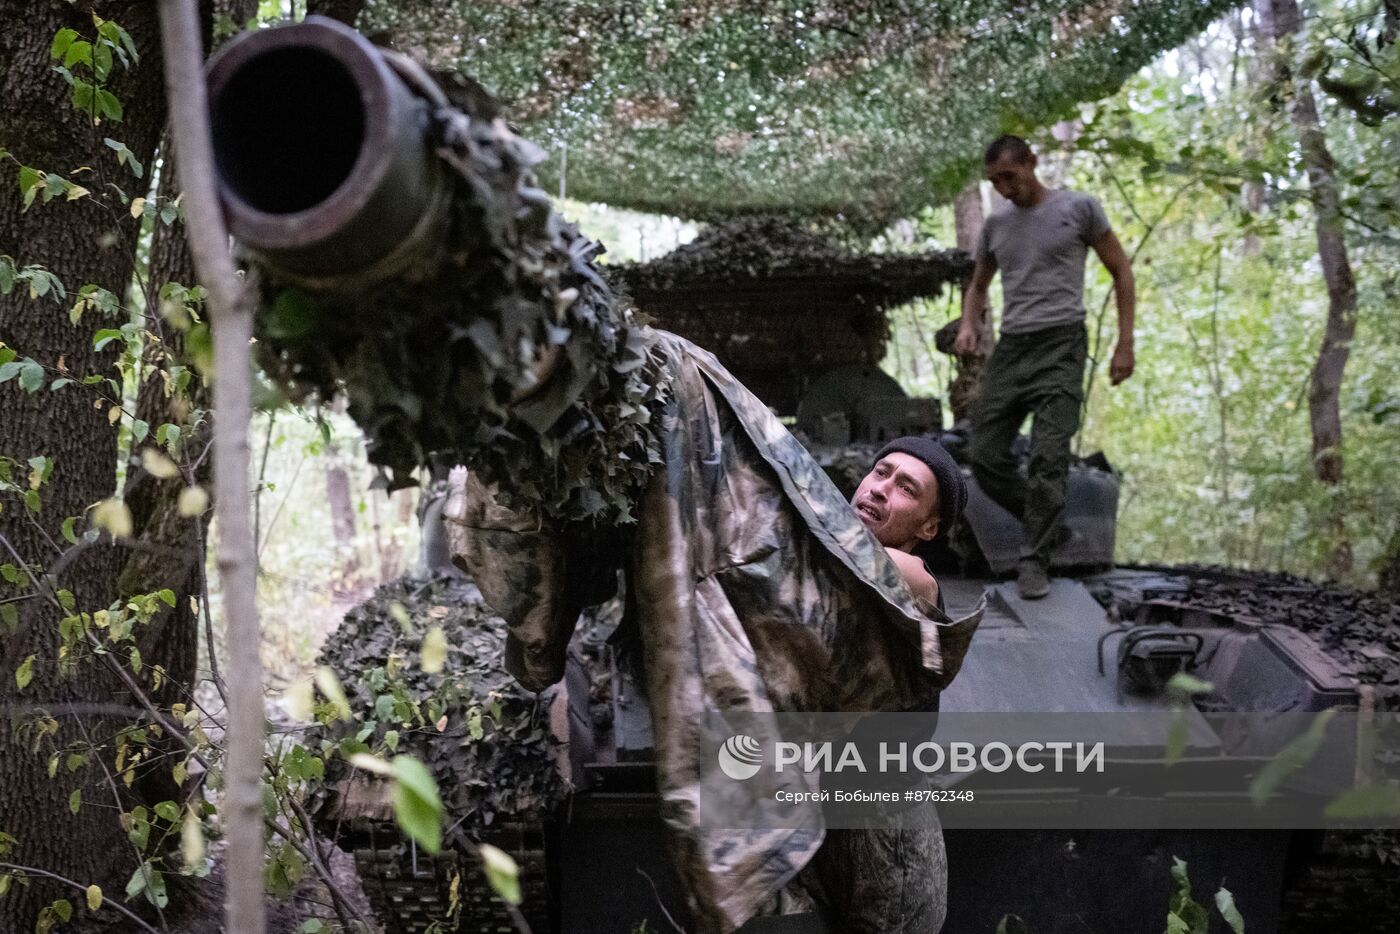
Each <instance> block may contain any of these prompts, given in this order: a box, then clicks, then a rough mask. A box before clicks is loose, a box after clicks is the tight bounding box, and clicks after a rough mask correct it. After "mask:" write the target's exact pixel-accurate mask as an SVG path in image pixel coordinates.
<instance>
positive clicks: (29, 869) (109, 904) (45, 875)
mask: <svg viewBox="0 0 1400 934" xmlns="http://www.w3.org/2000/svg"><path fill="white" fill-rule="evenodd" d="M0 869H8V870H10V871H11V872H21V873H24V874H25V875H26V876H38V877H39V878H41V879H52V880H53V881H55V882H62V883H63V884H64V885H67V886H71V887H73V888H75V889H77V890H78V891H79V892H87V889H88V887H87V886H85V885H83V884H82V883H81V882H74V881H73V880H72V879H69V878H68V877H66V876H60V875H58V874H57V873H53V872H48V871H46V870H43V869H35V868H34V867H33V866H20V865H17V864H15V863H0ZM102 907H103V908H111V909H112V910H113V911H119V912H121V913H122V914H124V915H126V916H127V917H128V918H130V919H131V920H132V921H135V922H136V924H137V926H138V927H140V928H141V930H143V931H148V932H150V934H160V931H157V930H156V929H155V928H153V927H151V926H150V925H149V924H147V923H146V922H145V921H142V920H141V918H140V917H139V916H137V915H135V914H132V912H131V911H129V910H128V909H127V908H125V907H123V906H122V905H121V903H120V902H114V901H112V900H111V899H110V898H106V897H104V898H103V899H102Z"/></svg>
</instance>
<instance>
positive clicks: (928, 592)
mask: <svg viewBox="0 0 1400 934" xmlns="http://www.w3.org/2000/svg"><path fill="white" fill-rule="evenodd" d="M885 552H886V553H887V554H888V555H889V556H890V559H891V560H893V561H894V563H895V567H897V568H899V573H900V574H901V575H902V576H903V577H904V583H905V584H907V585H908V587H909V590H910V592H912V593H913V594H914V596H916V597H921V598H923V599H924V600H927V601H928V602H929V603H937V602H938V581H936V580H934V578H933V575H932V574H930V573H929V572H928V568H926V567H924V563H923V562H922V561H920V560H919V559H918V558H916V557H914V556H913V555H911V554H909V553H908V552H907V551H899V550H898V549H896V548H889V547H886V548H885Z"/></svg>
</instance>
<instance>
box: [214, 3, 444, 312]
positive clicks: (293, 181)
mask: <svg viewBox="0 0 1400 934" xmlns="http://www.w3.org/2000/svg"><path fill="white" fill-rule="evenodd" d="M403 68H404V65H403V63H402V59H401V58H400V57H397V56H395V55H394V54H393V53H389V52H385V51H383V50H380V49H377V48H375V47H374V46H372V45H371V44H370V43H369V42H367V41H366V40H365V39H364V38H363V37H361V36H360V35H359V34H358V33H357V32H355V31H354V30H352V29H350V28H349V27H347V26H344V25H342V24H341V23H338V22H336V21H334V20H331V19H326V18H324V17H316V16H312V17H307V19H306V21H305V22H302V23H297V24H295V25H288V26H280V27H276V28H272V29H262V30H257V31H254V32H250V33H246V34H245V35H243V36H242V37H240V38H238V39H236V40H235V41H233V42H231V43H229V45H228V46H227V47H225V49H224V50H223V51H222V52H221V53H220V54H219V55H218V56H217V57H216V58H215V60H214V61H213V62H212V63H211V64H210V66H209V111H210V124H211V130H212V135H213V146H214V159H215V166H216V170H217V173H218V183H219V193H220V199H221V201H222V204H223V208H224V212H225V215H226V218H227V222H228V226H229V230H230V232H231V233H232V234H233V236H234V238H235V239H236V240H237V241H238V242H239V244H240V247H241V248H242V249H243V250H244V251H246V252H248V253H250V254H251V255H252V256H253V258H254V259H255V260H256V261H257V262H259V263H260V264H262V265H264V266H266V267H270V268H271V269H272V270H274V271H275V272H277V273H279V274H281V275H283V276H285V277H286V278H288V279H291V280H294V281H298V282H300V283H301V284H303V285H308V286H311V287H319V288H324V289H338V288H341V289H343V288H354V287H356V286H357V285H360V284H364V283H365V282H367V281H374V280H377V279H382V278H387V277H389V276H393V275H399V274H402V273H403V272H404V270H405V269H406V268H409V267H410V266H411V265H412V264H413V263H414V262H421V261H422V260H423V258H424V257H425V256H428V255H431V253H432V252H433V248H434V245H435V238H436V239H440V238H441V236H442V233H443V231H444V230H445V228H446V217H447V209H446V201H447V193H448V191H449V188H450V185H449V181H448V178H447V176H446V173H445V171H444V169H443V167H442V165H441V164H440V162H439V160H438V159H437V158H436V157H435V156H434V154H433V152H432V144H431V142H430V135H429V131H430V123H431V115H432V110H433V107H434V102H433V101H431V100H430V99H429V98H428V97H427V96H425V92H424V90H423V85H424V84H425V83H430V82H418V83H416V85H411V83H410V82H409V81H406V80H405V77H404V72H403Z"/></svg>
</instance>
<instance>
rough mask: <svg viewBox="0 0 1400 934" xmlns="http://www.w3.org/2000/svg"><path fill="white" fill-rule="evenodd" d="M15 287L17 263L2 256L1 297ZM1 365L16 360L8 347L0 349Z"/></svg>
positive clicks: (0, 274)
mask: <svg viewBox="0 0 1400 934" xmlns="http://www.w3.org/2000/svg"><path fill="white" fill-rule="evenodd" d="M14 287H15V261H14V260H13V259H11V258H10V257H8V256H3V255H0V295H9V294H10V290H11V289H13V288H14ZM0 354H8V355H9V356H0V363H8V362H10V361H11V360H13V359H14V358H15V352H14V351H13V350H11V349H10V348H8V347H0Z"/></svg>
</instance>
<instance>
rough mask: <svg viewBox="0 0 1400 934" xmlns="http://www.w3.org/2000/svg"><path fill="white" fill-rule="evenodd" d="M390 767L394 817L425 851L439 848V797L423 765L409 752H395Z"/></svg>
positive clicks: (440, 830)
mask: <svg viewBox="0 0 1400 934" xmlns="http://www.w3.org/2000/svg"><path fill="white" fill-rule="evenodd" d="M393 769H394V778H395V779H396V781H395V782H394V791H393V795H392V798H393V803H394V819H395V820H396V821H398V824H399V827H400V828H401V829H402V830H403V832H404V833H406V834H408V835H409V837H411V838H413V839H414V840H416V841H417V842H418V845H419V846H421V847H422V848H423V849H425V850H427V851H428V852H429V853H437V852H438V851H439V850H441V849H442V799H441V798H440V797H439V796H438V788H437V782H435V781H433V776H432V774H431V773H429V772H428V769H427V767H426V766H424V765H423V763H421V762H419V761H418V760H417V759H415V758H413V757H412V756H397V757H395V759H394V763H393Z"/></svg>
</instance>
